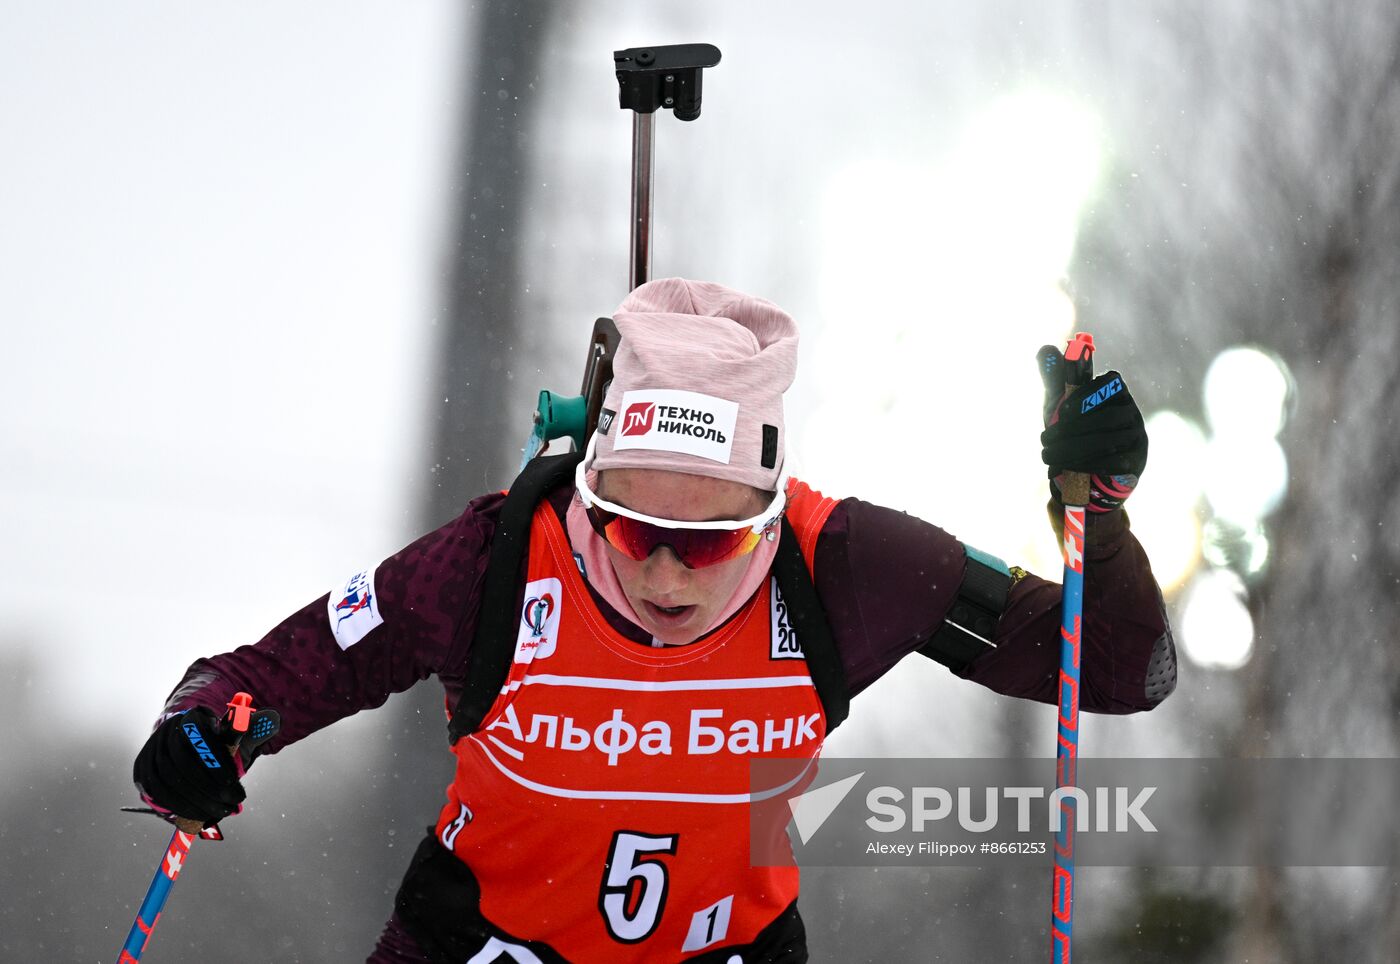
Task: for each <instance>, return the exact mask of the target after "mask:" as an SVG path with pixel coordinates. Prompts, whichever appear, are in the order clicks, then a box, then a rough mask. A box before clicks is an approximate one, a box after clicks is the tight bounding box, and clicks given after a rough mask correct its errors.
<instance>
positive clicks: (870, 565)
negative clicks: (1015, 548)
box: [814, 499, 1176, 713]
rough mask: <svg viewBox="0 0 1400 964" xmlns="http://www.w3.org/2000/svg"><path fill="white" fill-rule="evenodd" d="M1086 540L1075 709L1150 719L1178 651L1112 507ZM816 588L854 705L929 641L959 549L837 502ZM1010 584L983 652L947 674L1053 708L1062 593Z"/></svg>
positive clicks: (902, 522) (1023, 576)
mask: <svg viewBox="0 0 1400 964" xmlns="http://www.w3.org/2000/svg"><path fill="white" fill-rule="evenodd" d="M1088 527H1089V528H1088V532H1087V534H1086V539H1087V544H1086V549H1085V557H1086V562H1087V565H1086V566H1085V577H1084V623H1083V635H1082V637H1081V655H1082V664H1081V667H1082V668H1081V679H1080V686H1081V689H1080V707H1081V709H1083V710H1085V711H1087V712H1095V713H1134V712H1138V711H1140V710H1149V709H1151V708H1152V707H1154V706H1156V705H1157V704H1158V703H1160V702H1161V701H1162V700H1163V699H1165V698H1166V697H1167V695H1168V694H1170V693H1171V691H1172V689H1173V688H1174V687H1175V684H1176V650H1175V647H1174V644H1173V641H1172V635H1171V628H1170V626H1169V625H1168V622H1167V617H1166V611H1165V608H1164V606H1163V604H1162V595H1161V591H1160V590H1159V589H1158V587H1157V583H1156V581H1155V580H1154V579H1153V576H1152V570H1151V567H1150V566H1149V564H1148V561H1147V556H1146V554H1145V553H1144V552H1143V550H1142V546H1140V545H1139V544H1138V542H1137V539H1136V538H1134V537H1133V535H1132V532H1131V531H1130V529H1129V526H1128V520H1127V516H1126V515H1125V514H1124V512H1123V510H1122V509H1117V510H1115V511H1114V512H1111V513H1108V514H1106V515H1105V516H1103V517H1099V518H1094V519H1091V520H1090V521H1089V523H1088ZM815 562H816V565H815V567H814V569H815V579H816V582H817V587H818V590H819V592H820V594H821V597H822V600H823V603H824V604H825V605H826V608H827V616H828V619H829V620H830V622H831V628H832V634H833V635H834V636H835V637H836V641H837V646H838V648H839V649H840V651H841V659H842V664H843V668H844V669H845V671H846V680H847V684H848V686H849V688H850V691H851V693H852V695H854V694H855V693H857V692H859V691H860V690H862V689H864V688H865V687H867V686H869V685H870V684H871V683H873V682H874V681H875V680H876V679H877V678H879V677H880V676H881V675H882V674H884V673H885V672H886V671H888V670H889V669H890V668H891V667H892V666H894V664H895V663H897V662H898V661H899V660H900V659H902V658H904V657H905V656H906V655H908V654H909V653H912V652H914V651H916V650H918V649H920V648H921V647H922V646H924V644H925V643H927V642H928V640H929V639H930V638H931V637H932V636H933V634H934V633H935V632H936V631H937V630H938V629H939V628H940V627H941V626H942V624H943V620H944V618H945V617H946V616H947V614H948V611H949V609H950V608H951V606H952V604H953V602H954V600H955V599H956V597H957V592H958V588H959V586H961V584H962V577H963V570H964V567H965V566H966V551H965V549H964V547H963V545H962V543H961V542H959V541H958V540H957V539H956V538H954V537H953V536H952V535H950V534H948V533H947V532H945V531H943V530H942V529H939V528H938V527H936V526H933V525H930V524H928V523H926V522H923V521H922V520H920V519H917V518H914V517H913V516H909V515H906V514H904V513H902V512H896V511H894V510H892V509H886V508H882V507H880V506H875V505H871V504H869V503H866V502H861V501H859V500H856V499H847V500H845V501H843V502H842V503H841V504H840V505H839V506H838V507H837V509H836V510H835V511H834V512H833V513H832V515H831V517H830V519H828V521H827V524H826V526H825V527H824V528H823V529H822V532H821V535H820V537H819V538H818V540H817V555H816V560H815ZM1016 573H1017V575H1018V578H1017V580H1016V582H1015V584H1014V585H1013V586H1012V589H1011V592H1010V595H1009V596H1008V598H1007V603H1006V608H1005V610H1004V612H1003V614H1002V617H1001V620H1000V622H999V623H998V625H997V630H996V634H995V636H994V637H993V642H995V643H996V644H997V645H996V648H995V649H988V650H987V651H986V652H984V653H983V654H981V655H979V656H978V657H977V658H976V659H974V660H973V661H972V662H971V663H970V664H968V665H967V666H964V667H962V668H961V669H960V670H958V671H957V675H959V676H961V677H963V678H964V679H970V680H972V681H974V682H977V683H980V684H982V685H983V686H986V687H988V688H990V689H992V690H995V691H996V692H998V693H1003V694H1005V695H1007V696H1017V697H1021V698H1024V699H1031V700H1037V701H1039V702H1042V703H1054V702H1056V699H1057V693H1058V688H1057V687H1058V678H1059V660H1060V586H1059V584H1058V583H1054V582H1050V581H1048V580H1046V579H1043V578H1041V577H1039V576H1037V575H1035V574H1033V573H1025V572H1023V571H1021V570H1017V571H1016Z"/></svg>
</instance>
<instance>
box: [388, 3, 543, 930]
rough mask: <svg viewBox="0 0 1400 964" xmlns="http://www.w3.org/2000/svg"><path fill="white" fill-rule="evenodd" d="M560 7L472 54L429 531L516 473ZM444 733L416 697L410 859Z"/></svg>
mask: <svg viewBox="0 0 1400 964" xmlns="http://www.w3.org/2000/svg"><path fill="white" fill-rule="evenodd" d="M557 9H558V5H557V4H556V3H555V2H553V0H530V2H514V3H485V4H481V5H480V6H479V8H478V10H477V12H476V14H475V18H474V20H475V22H474V24H473V26H472V29H473V40H472V42H471V44H470V45H469V46H466V48H465V49H466V50H467V58H466V62H465V63H464V65H463V66H464V67H465V71H464V81H463V82H464V85H465V90H466V95H465V96H464V97H463V98H462V102H461V103H462V111H463V117H462V128H461V130H462V135H461V138H460V146H459V147H458V152H459V156H460V162H459V164H458V165H457V168H456V170H457V172H458V173H457V175H456V176H455V177H454V179H453V182H452V185H451V195H450V196H451V197H452V198H453V200H454V203H455V211H454V214H453V218H454V221H455V227H454V232H453V233H454V238H453V241H452V247H451V248H450V250H449V251H448V252H447V260H446V268H447V290H446V292H445V303H446V310H445V313H444V315H443V316H442V317H441V321H440V323H439V325H438V338H439V341H438V344H437V345H436V346H435V347H434V350H433V355H434V364H435V365H436V374H435V375H434V383H435V389H434V392H433V395H432V397H431V398H430V403H431V404H432V405H433V417H432V418H431V419H430V420H429V425H430V426H431V432H432V441H431V445H432V454H431V457H430V458H425V461H426V462H428V464H431V465H433V466H434V468H433V472H432V476H431V478H432V485H431V486H430V487H429V489H428V490H427V491H426V493H425V500H424V503H423V504H422V505H420V506H419V507H418V510H417V511H418V515H419V518H420V520H421V522H422V524H421V526H420V528H421V529H422V530H423V531H427V530H429V529H432V528H435V527H437V526H440V525H442V524H443V523H445V522H447V521H448V520H450V519H451V518H453V517H455V516H456V515H458V514H459V513H461V511H462V510H463V508H465V506H466V504H467V502H468V501H469V500H471V499H472V498H474V497H476V496H478V495H481V494H484V493H485V492H488V491H490V490H492V489H498V488H503V487H504V486H505V485H507V484H508V483H509V482H510V480H511V478H512V476H513V474H514V472H513V470H514V468H515V465H514V456H513V454H512V447H513V446H514V445H516V444H517V443H518V442H519V441H520V440H523V437H524V431H525V429H526V428H527V427H528V422H527V420H526V419H525V418H524V417H522V416H521V413H518V412H516V413H512V412H510V411H509V406H507V405H503V404H502V399H503V397H504V396H505V395H506V393H507V390H508V388H507V385H508V381H509V373H510V353H511V350H512V343H513V341H514V340H515V337H516V333H517V326H518V323H519V291H520V284H519V280H518V279H519V270H518V258H519V252H520V249H521V246H520V243H519V242H518V240H517V238H518V226H519V224H520V223H521V221H522V218H523V212H524V210H525V208H526V204H527V201H528V195H527V190H528V188H527V185H528V184H529V178H528V176H527V172H528V171H529V168H530V163H531V162H530V159H531V156H532V154H533V153H534V152H535V151H536V150H537V149H538V147H537V145H536V144H534V142H533V141H532V140H531V135H532V120H533V117H534V116H535V114H536V111H537V108H538V106H539V97H540V96H541V93H542V91H543V90H544V86H545V85H544V84H543V83H542V82H541V68H542V64H541V57H542V55H543V54H544V52H545V50H546V38H547V34H548V28H549V25H550V22H551V20H552V19H553V17H554V15H555V13H556V11H557ZM512 415H514V416H515V417H511V416H512ZM517 430H519V431H517ZM517 436H518V438H517ZM446 733H447V729H446V721H445V718H444V716H443V698H442V691H441V689H440V688H439V687H438V686H437V684H436V683H435V682H432V681H429V683H427V684H425V685H423V686H419V687H416V688H415V689H414V690H412V691H411V692H410V693H408V694H406V696H405V697H404V698H403V699H402V702H401V703H400V704H399V708H398V715H397V718H396V725H395V726H394V728H393V731H392V733H391V736H390V743H389V750H390V753H389V759H388V761H387V765H385V766H384V767H383V770H384V771H385V775H386V776H387V779H386V780H385V781H384V782H383V789H382V790H381V793H382V794H383V804H384V810H385V811H387V812H388V814H389V815H390V819H391V820H392V821H394V823H395V825H396V827H397V829H398V833H399V834H401V835H403V836H407V837H408V840H409V850H408V851H406V853H405V859H406V858H407V853H409V852H411V848H412V846H413V841H416V839H417V835H418V834H420V833H422V827H423V826H424V825H425V824H427V823H428V822H430V821H431V820H432V819H433V818H434V817H435V816H436V813H435V810H436V807H437V806H438V805H439V804H440V802H441V797H442V790H443V787H444V786H445V785H446V783H447V781H448V780H449V779H450V777H451V772H452V760H451V756H450V754H448V753H447V752H446V746H447V739H446ZM386 910H387V908H386Z"/></svg>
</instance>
